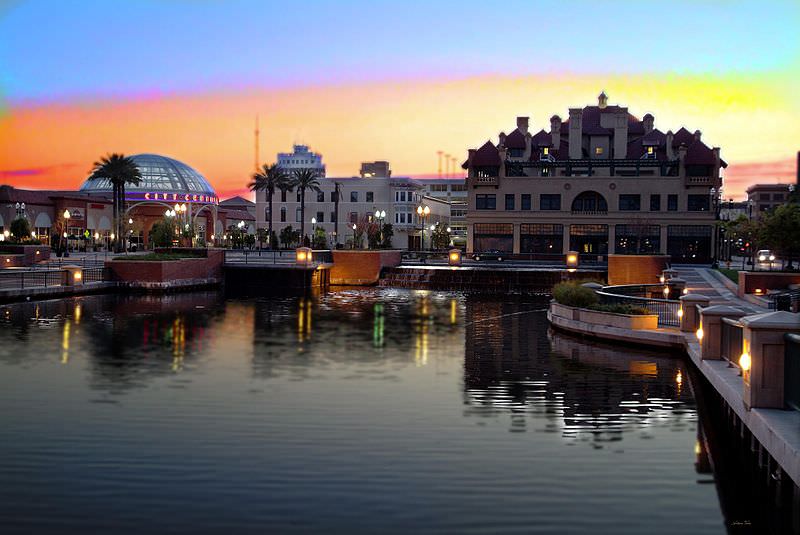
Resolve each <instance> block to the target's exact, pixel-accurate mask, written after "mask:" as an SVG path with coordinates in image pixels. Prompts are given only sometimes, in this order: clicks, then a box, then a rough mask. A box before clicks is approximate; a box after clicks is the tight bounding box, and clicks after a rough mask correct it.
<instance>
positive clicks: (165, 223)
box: [150, 217, 175, 247]
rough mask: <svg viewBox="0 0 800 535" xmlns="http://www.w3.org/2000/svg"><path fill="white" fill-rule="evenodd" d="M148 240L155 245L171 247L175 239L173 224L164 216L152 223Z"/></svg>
mask: <svg viewBox="0 0 800 535" xmlns="http://www.w3.org/2000/svg"><path fill="white" fill-rule="evenodd" d="M150 240H151V241H152V242H153V245H155V246H156V247H171V246H172V243H173V241H175V225H174V224H173V222H172V221H170V220H169V219H167V218H166V217H164V218H162V219H160V220H159V221H156V222H155V223H153V228H152V229H151V230H150Z"/></svg>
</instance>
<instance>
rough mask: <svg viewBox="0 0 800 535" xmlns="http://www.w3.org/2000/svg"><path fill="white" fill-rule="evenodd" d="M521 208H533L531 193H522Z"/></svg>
mask: <svg viewBox="0 0 800 535" xmlns="http://www.w3.org/2000/svg"><path fill="white" fill-rule="evenodd" d="M519 208H520V210H530V209H531V194H530V193H523V194H522V195H520V199H519Z"/></svg>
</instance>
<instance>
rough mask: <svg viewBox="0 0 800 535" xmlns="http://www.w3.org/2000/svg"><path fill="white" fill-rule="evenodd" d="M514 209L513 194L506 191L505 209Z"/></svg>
mask: <svg viewBox="0 0 800 535" xmlns="http://www.w3.org/2000/svg"><path fill="white" fill-rule="evenodd" d="M513 209H514V194H513V193H506V210H513Z"/></svg>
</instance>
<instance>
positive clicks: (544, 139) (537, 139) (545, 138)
mask: <svg viewBox="0 0 800 535" xmlns="http://www.w3.org/2000/svg"><path fill="white" fill-rule="evenodd" d="M531 145H532V146H534V147H552V146H553V136H551V135H550V134H549V133H548V132H545V131H544V130H539V131H538V132H536V135H535V136H533V137H532V138H531Z"/></svg>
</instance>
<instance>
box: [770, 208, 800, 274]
mask: <svg viewBox="0 0 800 535" xmlns="http://www.w3.org/2000/svg"><path fill="white" fill-rule="evenodd" d="M760 226H761V229H760V230H761V233H760V234H761V238H762V241H763V244H764V245H766V246H767V247H769V248H770V249H774V250H775V251H776V252H777V253H778V254H779V255H781V256H782V257H783V258H786V259H787V260H788V261H789V265H788V266H787V267H788V269H793V268H794V266H793V264H792V262H793V260H794V259H795V257H797V256H798V255H800V205H797V204H795V203H791V204H782V205H780V206H778V207H776V208H775V209H773V210H771V211H770V212H769V213H767V214H766V215H765V216H764V218H763V220H762V221H761V225H760Z"/></svg>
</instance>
